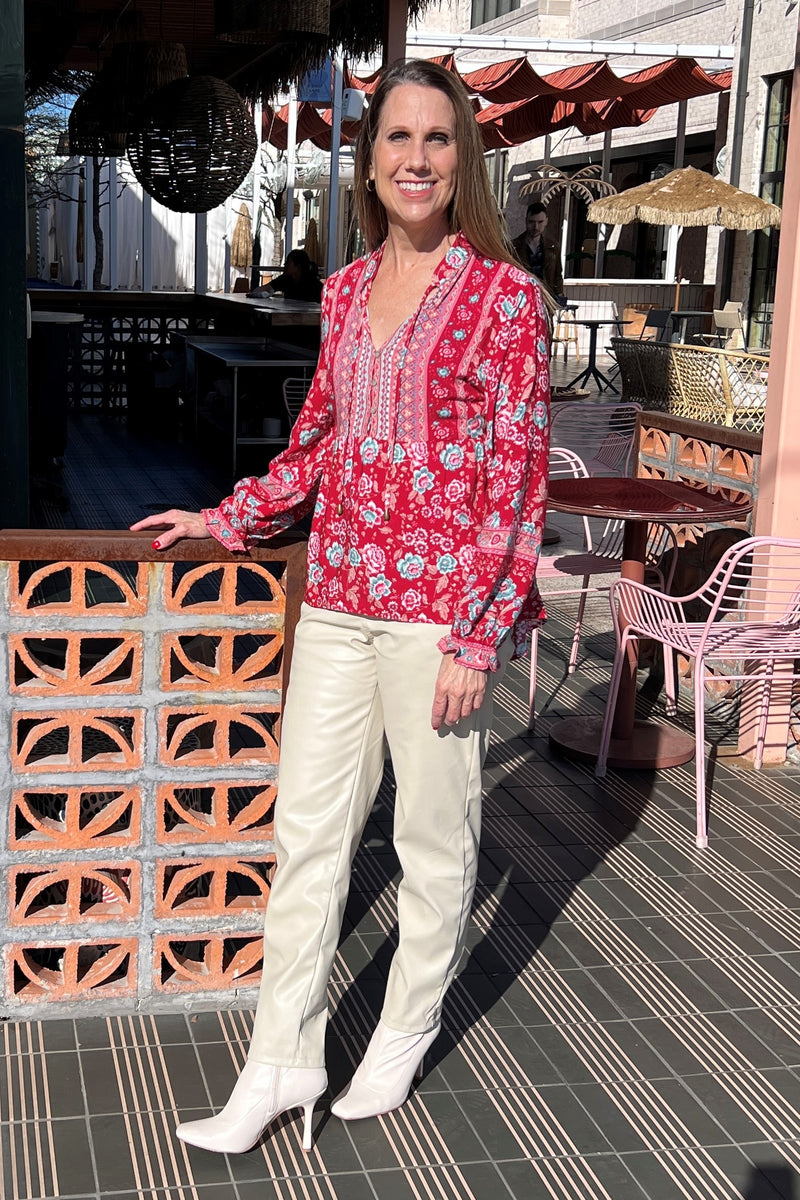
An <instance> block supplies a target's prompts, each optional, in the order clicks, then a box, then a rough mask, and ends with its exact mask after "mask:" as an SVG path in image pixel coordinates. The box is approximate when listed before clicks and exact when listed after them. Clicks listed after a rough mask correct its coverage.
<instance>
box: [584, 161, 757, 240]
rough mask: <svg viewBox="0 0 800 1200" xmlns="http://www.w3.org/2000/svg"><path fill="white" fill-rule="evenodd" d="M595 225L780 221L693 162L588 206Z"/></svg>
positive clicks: (747, 225) (735, 225) (730, 225)
mask: <svg viewBox="0 0 800 1200" xmlns="http://www.w3.org/2000/svg"><path fill="white" fill-rule="evenodd" d="M588 217H589V220H590V221H594V222H595V223H596V224H598V225H600V224H604V225H627V224H628V223H629V222H630V221H644V222H645V223H646V224H648V225H682V226H689V225H722V226H723V228H725V229H767V228H769V227H770V226H774V227H777V226H779V225H780V223H781V210H780V209H779V208H778V206H777V205H776V204H770V203H769V202H768V201H766V200H762V199H760V197H758V196H754V195H752V193H751V192H743V191H742V190H741V188H737V187H734V186H733V185H732V184H730V183H726V182H725V180H724V179H717V178H715V177H714V176H713V175H709V174H708V172H707V171H698V170H697V168H696V167H680V168H679V169H678V170H676V171H670V173H669V174H668V175H665V176H664V177H663V179H654V180H651V182H650V183H642V184H639V186H638V187H634V188H629V189H628V190H627V191H625V192H618V193H617V195H616V196H606V197H604V198H603V199H601V200H595V201H594V202H593V203H592V204H590V205H589V212H588Z"/></svg>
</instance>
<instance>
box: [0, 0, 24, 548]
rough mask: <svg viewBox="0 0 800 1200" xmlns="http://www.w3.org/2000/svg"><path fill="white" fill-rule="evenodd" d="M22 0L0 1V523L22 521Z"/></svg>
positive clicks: (7, 523)
mask: <svg viewBox="0 0 800 1200" xmlns="http://www.w3.org/2000/svg"><path fill="white" fill-rule="evenodd" d="M23 25H24V21H23V5H22V0H0V227H2V230H3V253H2V254H0V525H7V526H8V525H10V526H17V527H18V528H24V527H25V526H27V524H28V373H27V352H28V342H27V337H26V333H27V309H26V295H25V219H26V212H25V209H26V204H25V153H24V139H23V132H22V128H23V121H24V111H25V66H24V60H23Z"/></svg>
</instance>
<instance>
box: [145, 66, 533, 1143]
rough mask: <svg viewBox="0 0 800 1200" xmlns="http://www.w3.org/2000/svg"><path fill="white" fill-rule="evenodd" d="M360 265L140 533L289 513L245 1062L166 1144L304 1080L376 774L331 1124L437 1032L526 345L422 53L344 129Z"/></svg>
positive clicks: (527, 579) (341, 279) (392, 1080)
mask: <svg viewBox="0 0 800 1200" xmlns="http://www.w3.org/2000/svg"><path fill="white" fill-rule="evenodd" d="M354 191H355V201H356V205H357V211H358V218H359V226H360V228H361V231H362V233H363V235H364V239H365V242H366V245H367V246H368V248H369V249H368V253H367V254H366V255H365V256H364V257H362V258H359V259H357V260H356V261H355V262H353V263H350V264H349V265H348V266H346V267H344V268H343V269H342V270H341V271H338V272H336V273H335V274H334V275H333V276H332V277H331V278H330V279H329V280H328V281H327V282H326V285H325V292H324V295H323V299H322V315H321V330H322V348H321V352H320V360H319V364H318V367H317V371H316V374H315V376H314V380H313V382H312V385H311V390H310V391H309V394H308V398H307V400H306V402H305V404H304V406H303V409H302V411H301V413H300V416H299V417H298V419H297V421H296V423H295V425H294V427H293V428H292V432H291V438H290V441H289V446H288V448H287V449H286V450H285V451H284V452H283V453H282V454H280V455H278V456H277V457H276V458H274V459H273V460H272V462H271V463H270V466H269V471H268V473H267V474H266V475H265V476H263V477H262V478H250V479H243V480H241V481H240V482H239V483H238V484H237V485H236V488H235V490H234V493H233V495H232V496H230V497H228V499H226V500H223V502H222V503H221V504H220V505H219V506H218V507H217V508H212V509H206V510H204V511H203V512H202V513H191V512H181V511H179V510H176V509H171V510H169V511H168V512H164V513H160V514H157V515H155V516H151V517H146V518H145V519H144V520H142V521H139V522H138V523H137V524H136V525H134V526H133V528H134V529H154V530H156V529H157V530H158V532H157V534H156V540H155V542H154V543H153V544H154V546H155V547H156V548H157V549H165V548H166V547H168V546H171V545H172V544H173V543H174V542H177V541H178V540H180V539H181V538H204V537H209V536H214V537H215V538H217V539H218V540H219V541H220V542H221V543H222V544H223V545H224V546H227V547H228V548H229V549H230V550H232V551H234V552H237V553H241V552H246V551H247V550H248V548H249V547H251V546H253V545H256V544H257V543H258V542H259V540H260V539H262V538H268V537H270V536H272V535H273V534H275V533H278V532H280V531H281V530H283V529H286V528H287V527H288V526H289V525H291V524H292V523H293V522H294V521H295V520H296V519H297V517H298V516H299V515H302V514H303V513H305V512H307V511H310V510H311V509H312V508H313V512H314V515H313V520H312V526H311V534H310V537H309V541H308V574H307V582H306V592H305V602H304V604H303V606H302V611H301V616H300V620H299V622H298V625H297V629H296V634H295V642H294V652H293V656H292V663H291V674H290V679H289V684H288V689H287V694H286V703H285V709H284V715H283V721H282V730H281V747H280V782H279V796H278V800H277V803H276V806H275V858H276V869H275V874H274V877H273V881H272V887H271V892H270V899H269V904H268V906H267V911H266V920H265V927H264V969H263V976H262V983H261V990H260V994H259V1000H258V1008H257V1010H256V1017H255V1024H254V1027H253V1036H252V1040H251V1045H250V1051H249V1056H248V1060H247V1063H246V1064H245V1066H244V1069H243V1071H242V1074H241V1075H240V1077H239V1079H238V1081H237V1083H236V1086H235V1087H234V1090H233V1093H232V1094H231V1097H230V1099H229V1100H228V1102H227V1104H226V1105H225V1107H224V1108H223V1109H222V1111H221V1112H220V1113H218V1114H217V1115H216V1116H213V1117H209V1118H204V1119H202V1120H197V1121H187V1122H184V1123H183V1124H181V1125H180V1126H179V1127H178V1130H177V1134H178V1137H179V1138H181V1139H182V1140H183V1141H185V1142H189V1143H191V1144H192V1145H195V1146H201V1147H204V1148H205V1149H208V1150H214V1151H218V1152H225V1153H234V1152H243V1151H245V1150H248V1149H250V1147H251V1146H253V1145H254V1144H255V1143H256V1141H258V1139H259V1138H260V1137H261V1135H262V1133H263V1132H264V1130H265V1129H266V1128H267V1127H268V1126H269V1125H270V1124H271V1123H272V1122H273V1121H274V1120H275V1119H276V1118H277V1117H278V1116H279V1115H280V1114H281V1113H282V1112H285V1111H286V1110H287V1109H296V1108H302V1109H303V1110H304V1112H305V1120H306V1128H305V1136H304V1148H306V1149H310V1147H311V1124H310V1122H311V1114H312V1112H313V1108H314V1103H315V1102H316V1100H317V1099H318V1098H319V1097H320V1096H321V1095H322V1094H323V1092H324V1091H325V1088H326V1086H327V1076H326V1072H325V1030H326V1023H327V1015H328V1013H327V985H328V981H329V977H330V974H331V970H332V966H333V961H334V956H335V954H336V947H337V944H338V940H339V935H340V931H341V926H342V919H343V916H344V910H345V903H346V900H347V893H348V889H349V886H350V870H351V865H352V861H353V857H354V855H355V852H356V849H357V847H358V843H359V841H360V839H361V835H362V832H363V829H364V825H365V823H366V820H367V817H368V815H369V813H370V810H371V808H372V805H373V803H374V800H375V796H376V794H377V792H378V788H379V786H380V782H381V778H382V776H383V770H384V739H385V740H386V742H387V743H388V746H389V751H390V754H391V758H392V766H393V769H394V774H395V779H396V781H397V792H396V799H395V810H394V828H393V842H394V847H395V850H396V852H397V856H398V858H399V860H400V865H401V868H402V877H401V879H400V882H399V884H398V888H397V918H398V930H399V936H398V944H397V949H396V951H395V953H394V956H393V959H392V962H391V966H390V970H389V976H388V980H387V983H386V993H385V998H384V1003H383V1009H382V1012H381V1016H380V1020H379V1021H378V1024H377V1028H376V1029H375V1032H374V1034H373V1036H372V1040H371V1041H370V1044H369V1046H368V1048H367V1052H366V1055H365V1057H364V1059H363V1061H362V1062H361V1064H360V1065H359V1067H358V1068H357V1070H356V1072H355V1075H354V1076H353V1079H352V1080H351V1082H350V1085H349V1087H348V1088H347V1090H346V1091H345V1092H344V1093H342V1095H340V1096H339V1097H338V1098H337V1099H336V1100H335V1101H334V1103H333V1106H332V1110H331V1111H332V1112H333V1114H334V1116H337V1117H340V1118H341V1119H342V1120H356V1119H361V1118H365V1117H374V1116H378V1115H379V1114H381V1113H385V1112H388V1111H390V1110H391V1109H393V1108H396V1107H398V1105H400V1104H402V1103H403V1102H404V1101H405V1099H406V1097H407V1095H408V1091H409V1088H410V1087H411V1083H412V1080H413V1078H414V1074H415V1072H416V1071H417V1070H418V1068H420V1067H421V1065H422V1061H423V1057H424V1055H425V1052H426V1050H427V1049H428V1048H429V1047H430V1046H431V1045H432V1043H433V1042H434V1040H435V1039H436V1037H437V1035H438V1033H439V1029H440V1027H441V1013H442V1002H443V1000H444V997H445V994H446V992H447V989H448V987H449V985H450V983H451V982H452V979H453V977H454V975H455V972H456V968H457V966H458V963H459V960H460V958H461V954H462V950H463V948H464V945H465V939H466V934H467V927H468V921H469V913H470V908H471V905H472V897H473V893H474V889H475V882H476V878H477V862H478V846H479V838H480V819H481V771H482V764H483V759H484V757H485V754H486V750H487V747H488V744H489V732H490V727H491V698H492V693H493V691H494V689H495V688H496V687H497V684H498V681H499V680H500V679H501V677H502V673H503V669H504V667H505V665H506V663H507V662H508V660H509V659H510V658H511V657H513V656H517V655H520V654H523V653H525V651H526V649H527V645H528V641H529V638H530V632H531V629H532V628H533V627H534V626H536V625H538V624H539V623H540V622H541V620H543V618H544V609H543V606H542V601H541V597H540V595H539V592H538V589H537V587H536V562H537V559H538V555H539V548H540V545H541V539H542V526H543V523H544V513H545V507H546V502H547V477H548V447H549V397H550V382H549V376H548V345H547V328H546V322H545V316H544V308H543V300H542V296H541V293H540V289H539V287H538V286H537V284H536V283H535V281H534V280H533V279H532V278H531V276H530V275H528V274H526V273H525V272H524V271H523V270H522V269H521V268H520V266H519V264H517V263H516V261H515V260H514V257H513V253H512V251H511V248H510V246H508V245H507V243H506V241H505V238H504V236H503V234H502V233H501V229H500V223H499V220H498V216H497V211H496V207H495V204H494V200H493V197H492V193H491V189H490V187H489V180H488V175H487V173H486V167H485V164H484V158H483V147H482V144H481V140H480V135H479V132H478V126H477V124H476V122H475V115H474V113H473V111H472V107H471V105H470V102H469V97H468V94H467V92H466V90H465V88H464V87H463V85H462V83H461V82H460V80H458V79H457V78H456V77H455V76H454V75H453V74H451V72H449V71H446V70H445V69H444V68H443V67H441V66H439V65H437V64H436V63H432V62H424V61H411V62H408V63H405V62H401V63H397V64H395V65H393V66H391V67H389V68H387V69H386V70H385V71H384V72H383V73H382V75H381V78H380V82H379V83H378V86H377V88H376V90H375V93H374V95H373V97H372V101H371V103H370V106H369V109H368V111H367V114H366V116H365V117H364V120H363V128H362V131H361V134H360V135H359V139H358V145H357V149H356V158H355V183H354Z"/></svg>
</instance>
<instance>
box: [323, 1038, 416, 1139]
mask: <svg viewBox="0 0 800 1200" xmlns="http://www.w3.org/2000/svg"><path fill="white" fill-rule="evenodd" d="M438 1034H439V1026H438V1025H437V1026H436V1028H435V1029H430V1030H428V1032H427V1033H400V1032H399V1031H398V1030H396V1029H390V1028H389V1026H388V1025H384V1023H383V1021H379V1022H378V1027H377V1029H376V1030H375V1032H374V1033H373V1035H372V1039H371V1041H370V1043H369V1046H368V1047H367V1053H366V1054H365V1055H364V1058H363V1060H362V1062H361V1063H360V1065H359V1067H358V1069H357V1071H356V1073H355V1075H354V1076H353V1078H352V1080H351V1081H350V1086H349V1087H347V1088H345V1090H344V1091H343V1092H342V1094H341V1095H340V1096H337V1097H336V1099H335V1100H334V1102H333V1104H332V1105H331V1112H332V1113H333V1115H334V1116H336V1117H341V1119H342V1120H343V1121H358V1120H361V1118H363V1117H377V1116H380V1114H381V1113H387V1112H391V1110H392V1109H393V1108H399V1107H400V1105H401V1104H403V1103H404V1102H405V1100H406V1099H407V1097H408V1091H409V1088H410V1087H411V1083H412V1081H413V1079H414V1075H415V1073H420V1074H421V1068H422V1060H423V1059H424V1057H425V1054H426V1051H427V1050H428V1048H429V1047H430V1046H432V1045H433V1043H434V1041H435V1040H436V1038H437V1036H438Z"/></svg>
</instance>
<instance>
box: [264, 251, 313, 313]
mask: <svg viewBox="0 0 800 1200" xmlns="http://www.w3.org/2000/svg"><path fill="white" fill-rule="evenodd" d="M275 292H283V295H284V298H285V299H286V300H315V301H317V302H319V300H320V297H321V296H322V280H321V279H320V277H319V274H318V272H317V268H316V266H315V265H314V263H312V261H311V259H310V258H309V257H308V255H307V254H306V252H305V250H290V251H289V253H288V254H287V255H286V262H285V263H284V264H283V272H282V274H280V275H277V276H276V277H275V278H274V279H271V280H270V281H269V283H267V284H265V285H264V286H263V287H257V288H253V289H252V291H250V292H249V293H248V295H250V296H252V297H253V298H254V299H259V298H260V297H262V296H272V295H273V294H274V293H275Z"/></svg>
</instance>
